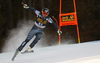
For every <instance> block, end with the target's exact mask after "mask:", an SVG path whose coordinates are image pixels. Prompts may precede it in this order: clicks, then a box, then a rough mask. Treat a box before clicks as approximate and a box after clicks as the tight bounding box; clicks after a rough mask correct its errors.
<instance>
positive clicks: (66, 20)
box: [59, 0, 80, 44]
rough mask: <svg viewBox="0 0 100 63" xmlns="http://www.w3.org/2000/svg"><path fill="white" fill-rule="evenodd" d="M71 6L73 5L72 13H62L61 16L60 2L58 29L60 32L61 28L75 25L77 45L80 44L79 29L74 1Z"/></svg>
mask: <svg viewBox="0 0 100 63" xmlns="http://www.w3.org/2000/svg"><path fill="white" fill-rule="evenodd" d="M73 4H74V12H71V13H63V14H62V13H61V6H62V0H60V11H59V29H60V30H61V26H68V25H76V27H77V36H78V43H80V36H79V28H78V21H77V13H76V5H75V0H73ZM59 44H60V35H59Z"/></svg>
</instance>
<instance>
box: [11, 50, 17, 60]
mask: <svg viewBox="0 0 100 63" xmlns="http://www.w3.org/2000/svg"><path fill="white" fill-rule="evenodd" d="M18 53H19V51H18V50H16V51H15V54H14V56H13V57H12V59H11V60H12V61H14V59H15V57H16V56H17V55H18Z"/></svg>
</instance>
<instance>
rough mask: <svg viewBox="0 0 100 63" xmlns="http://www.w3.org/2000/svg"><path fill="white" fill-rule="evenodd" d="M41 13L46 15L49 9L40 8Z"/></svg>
mask: <svg viewBox="0 0 100 63" xmlns="http://www.w3.org/2000/svg"><path fill="white" fill-rule="evenodd" d="M42 14H43V15H46V16H48V14H49V9H47V8H44V9H42Z"/></svg>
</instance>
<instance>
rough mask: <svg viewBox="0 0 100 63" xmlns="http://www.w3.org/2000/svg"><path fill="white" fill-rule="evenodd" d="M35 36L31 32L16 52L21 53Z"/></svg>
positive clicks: (32, 31)
mask: <svg viewBox="0 0 100 63" xmlns="http://www.w3.org/2000/svg"><path fill="white" fill-rule="evenodd" d="M34 34H35V30H31V31H30V32H29V34H28V36H27V38H26V39H25V41H24V42H22V44H21V45H20V46H19V47H18V50H19V51H21V50H22V49H23V48H24V46H25V45H26V44H27V43H28V42H29V41H30V40H31V39H32V37H33V36H34Z"/></svg>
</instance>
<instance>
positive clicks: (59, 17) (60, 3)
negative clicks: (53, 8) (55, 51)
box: [59, 0, 62, 45]
mask: <svg viewBox="0 0 100 63" xmlns="http://www.w3.org/2000/svg"><path fill="white" fill-rule="evenodd" d="M61 5H62V0H60V9H59V30H61V25H60V23H61ZM60 41H61V35H59V45H60Z"/></svg>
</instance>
